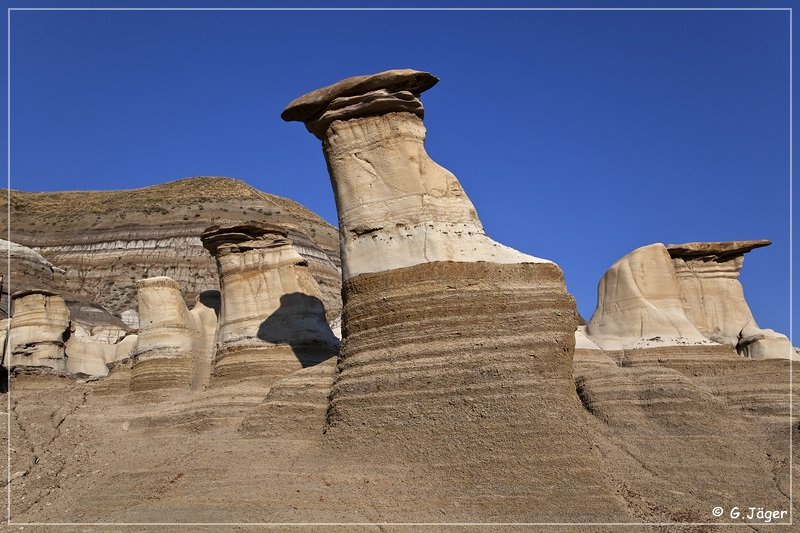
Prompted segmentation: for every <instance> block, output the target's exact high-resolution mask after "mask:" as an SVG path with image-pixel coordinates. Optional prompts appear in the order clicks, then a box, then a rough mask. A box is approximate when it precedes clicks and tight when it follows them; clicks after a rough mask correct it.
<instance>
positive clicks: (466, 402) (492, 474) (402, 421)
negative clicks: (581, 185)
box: [282, 70, 619, 520]
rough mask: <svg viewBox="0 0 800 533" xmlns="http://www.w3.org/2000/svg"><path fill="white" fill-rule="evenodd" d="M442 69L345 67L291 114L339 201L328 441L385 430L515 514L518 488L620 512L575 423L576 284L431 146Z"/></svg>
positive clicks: (380, 440)
mask: <svg viewBox="0 0 800 533" xmlns="http://www.w3.org/2000/svg"><path fill="white" fill-rule="evenodd" d="M435 82H436V78H434V77H433V76H431V75H430V74H427V73H422V72H416V71H408V70H397V71H388V72H384V73H380V74H377V75H373V76H361V77H356V78H350V79H348V80H344V81H342V82H340V83H338V84H335V85H332V86H329V87H326V88H323V89H320V90H317V91H314V92H312V93H309V94H308V95H305V96H303V97H301V98H298V99H297V100H295V101H294V102H292V103H291V104H289V106H288V107H287V109H286V110H285V111H284V113H283V115H282V116H283V118H284V119H287V120H300V121H303V122H305V124H306V127H307V128H308V129H309V131H311V132H312V133H314V134H315V135H317V136H318V137H320V138H321V139H322V141H323V152H324V155H325V158H326V161H327V163H328V169H329V172H330V176H331V182H332V184H333V189H334V194H335V197H336V202H337V209H338V214H339V223H340V227H339V231H340V243H341V257H342V272H343V276H344V278H345V282H344V287H343V299H344V312H343V324H342V332H343V336H344V344H343V348H342V351H341V353H340V356H339V363H338V372H337V376H336V380H335V382H334V385H333V388H332V391H331V399H330V407H329V410H328V415H327V423H326V428H325V432H326V442H328V443H330V444H331V445H333V446H340V445H341V446H343V449H347V450H348V453H350V454H355V455H358V454H359V451H358V450H369V449H374V447H375V446H379V447H380V448H381V450H382V452H383V453H382V456H381V460H383V461H387V462H392V461H398V462H399V464H403V465H406V467H407V468H412V469H413V468H415V466H414V465H419V468H421V469H423V470H424V471H425V472H426V475H427V476H429V478H430V479H431V480H432V481H431V482H432V483H435V484H437V489H436V490H438V491H442V492H439V494H445V493H447V492H448V491H452V492H454V493H455V492H456V491H457V492H458V493H459V496H458V498H460V500H459V501H460V502H462V503H463V504H464V505H465V506H467V507H468V506H469V505H472V504H474V503H475V502H477V501H478V500H480V499H481V495H484V496H485V494H487V493H491V494H504V495H506V496H509V498H510V499H506V498H503V497H501V498H500V500H504V501H503V503H501V502H500V500H497V501H494V500H493V501H492V502H488V503H487V502H483V503H485V504H486V507H484V510H487V509H494V507H493V506H494V505H498V506H503V507H504V508H505V510H506V512H507V516H519V515H522V514H525V513H526V512H527V511H525V510H523V509H521V508H520V507H517V505H516V503H515V502H517V501H521V500H525V501H526V505H528V506H535V505H537V503H540V502H541V503H543V502H544V501H545V500H547V501H549V502H551V504H552V502H556V503H555V506H554V507H552V508H551V509H549V510H548V511H547V512H546V513H545V514H544V516H548V515H550V516H555V515H557V514H561V515H562V516H564V514H563V513H566V515H569V516H571V517H574V518H576V519H578V520H579V519H580V517H581V516H582V513H589V512H592V513H594V512H598V511H599V512H600V513H601V514H602V515H603V516H605V517H610V516H619V515H618V514H617V513H618V512H619V507H618V503H619V502H618V501H616V499H615V497H614V496H613V495H612V491H611V490H610V488H609V486H608V485H606V483H605V481H604V480H603V476H602V474H601V470H602V467H601V466H600V463H599V461H598V459H599V458H598V457H597V456H596V455H594V452H593V451H592V443H591V440H590V439H589V438H588V436H587V435H586V434H585V432H582V431H581V430H580V428H581V427H582V425H583V423H584V420H585V418H584V417H585V412H584V411H583V409H582V408H581V405H580V402H579V400H578V398H577V395H576V393H575V387H574V383H573V381H572V366H571V362H572V355H573V351H574V345H575V337H574V332H575V328H576V326H577V313H576V311H575V303H574V300H573V299H572V297H571V296H570V295H569V294H568V293H567V292H566V288H565V285H564V280H563V276H562V273H561V270H560V269H559V268H558V266H556V265H555V264H553V263H551V262H549V261H546V260H543V259H538V258H535V257H532V256H529V255H526V254H523V253H521V252H518V251H516V250H513V249H511V248H508V247H505V246H503V245H501V244H499V243H496V242H494V241H492V240H491V239H490V238H489V237H488V236H486V234H485V233H484V231H483V228H482V226H481V223H480V221H479V219H478V217H477V214H476V212H475V209H474V207H473V206H472V203H471V202H470V201H469V199H468V198H467V196H466V194H465V193H464V191H463V189H462V188H461V186H460V184H459V183H458V180H457V179H456V178H455V176H454V175H453V174H452V173H450V172H449V171H447V170H445V169H444V168H442V167H441V166H439V165H438V164H436V163H435V162H434V161H432V160H431V159H430V157H429V156H428V154H427V153H426V151H425V148H424V146H423V141H424V139H425V127H424V125H423V123H422V119H421V117H422V105H421V103H419V99H418V97H419V93H420V92H422V91H423V90H425V89H427V88H429V87H431V86H432V85H433V84H434V83H435ZM579 450H580V451H579ZM369 455H370V454H369V452H364V458H365V460H369ZM511 465H513V466H511ZM433 480H436V481H433ZM439 484H440V485H439ZM456 487H457V489H456ZM512 493H513V496H511V494H512ZM575 493H580V494H582V495H585V497H586V498H587V499H588V501H589V503H588V505H587V506H586V507H585V508H584V509H583V510H581V509H577V508H576V506H575V505H574V501H575V500H574V498H573V496H574V494H575ZM589 508H591V509H592V511H588V509H589ZM487 512H490V513H491V512H492V511H487ZM461 513H462V514H461V515H460V516H464V517H466V516H469V515H468V514H463V513H464V510H463V509H462V510H461ZM518 513H519V514H518ZM595 516H596V515H595Z"/></svg>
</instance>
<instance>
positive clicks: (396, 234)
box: [281, 70, 547, 280]
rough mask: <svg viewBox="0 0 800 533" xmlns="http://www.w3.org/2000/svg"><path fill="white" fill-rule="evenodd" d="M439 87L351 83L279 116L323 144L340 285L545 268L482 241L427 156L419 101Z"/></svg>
mask: <svg viewBox="0 0 800 533" xmlns="http://www.w3.org/2000/svg"><path fill="white" fill-rule="evenodd" d="M437 81H438V80H437V78H435V77H434V76H432V75H430V74H428V73H425V72H417V71H413V70H392V71H387V72H383V73H380V74H376V75H373V76H357V77H355V78H349V79H347V80H344V81H342V82H339V83H337V84H334V85H331V86H329V87H325V88H322V89H319V90H317V91H313V92H311V93H309V94H307V95H305V96H302V97H300V98H298V99H296V100H294V101H293V102H292V103H290V104H289V106H288V107H287V108H286V110H285V111H284V112H283V114H282V115H281V116H282V117H283V118H284V119H285V120H300V121H303V122H305V124H306V127H307V128H308V129H309V131H311V132H313V133H314V134H315V135H317V137H320V138H321V139H322V141H323V149H324V152H325V158H326V161H327V163H328V169H329V171H330V173H331V176H332V183H333V191H334V195H335V197H336V205H337V210H338V214H339V228H340V240H341V259H342V274H343V276H344V279H345V280H346V279H349V278H350V277H352V276H355V275H357V274H363V273H369V272H380V271H383V270H389V269H392V268H401V267H407V266H413V265H418V264H422V263H429V262H434V261H460V262H476V261H488V262H492V263H527V262H529V263H537V262H547V261H545V260H543V259H539V258H536V257H532V256H529V255H526V254H523V253H521V252H518V251H517V250H514V249H512V248H509V247H507V246H503V245H502V244H500V243H497V242H495V241H493V240H491V239H490V238H489V237H487V236H486V234H485V232H484V230H483V226H482V225H481V222H480V220H479V219H478V215H477V213H476V212H475V208H474V207H473V205H472V202H470V200H469V198H468V197H467V195H466V194H465V193H464V190H463V189H462V188H461V184H460V183H459V182H458V180H457V179H456V177H455V176H454V175H453V174H452V173H451V172H450V171H448V170H447V169H445V168H443V167H441V166H440V165H438V164H437V163H436V162H435V161H433V160H432V159H431V158H430V156H428V154H427V152H426V151H425V147H424V146H423V143H424V141H425V126H424V125H423V123H422V115H423V112H422V104H421V103H420V101H419V99H418V96H419V93H420V92H421V91H424V90H426V89H428V88H430V87H432V86H433V85H434V84H435V83H436V82H437ZM340 176H346V177H347V179H339V177H340Z"/></svg>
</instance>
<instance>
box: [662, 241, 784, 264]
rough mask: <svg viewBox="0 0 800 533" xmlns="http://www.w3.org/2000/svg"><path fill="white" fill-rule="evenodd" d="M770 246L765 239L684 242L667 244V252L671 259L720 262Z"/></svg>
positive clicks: (770, 242) (769, 242)
mask: <svg viewBox="0 0 800 533" xmlns="http://www.w3.org/2000/svg"><path fill="white" fill-rule="evenodd" d="M770 244H772V241H768V240H766V239H761V240H757V241H724V242H686V243H683V244H668V245H667V251H668V252H669V255H670V257H672V258H677V257H680V258H682V259H699V258H707V259H708V260H714V261H717V262H721V261H728V260H730V259H733V258H734V257H736V256H739V255H743V254H746V253H747V252H749V251H750V250H753V249H755V248H761V247H763V246H769V245H770Z"/></svg>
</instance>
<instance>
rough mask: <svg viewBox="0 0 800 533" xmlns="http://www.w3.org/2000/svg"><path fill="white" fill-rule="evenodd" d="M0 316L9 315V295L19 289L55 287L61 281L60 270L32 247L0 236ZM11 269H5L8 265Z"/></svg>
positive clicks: (53, 288)
mask: <svg viewBox="0 0 800 533" xmlns="http://www.w3.org/2000/svg"><path fill="white" fill-rule="evenodd" d="M0 257H4V258H8V260H9V261H3V267H2V273H0V316H2V317H7V316H9V307H10V306H9V302H10V300H11V299H10V297H9V295H10V294H11V293H13V292H19V291H23V290H51V291H52V290H55V289H56V288H57V287H58V286H59V285H60V284H62V283H63V277H64V276H63V274H64V270H62V269H59V268H58V267H56V266H54V265H53V264H52V263H50V262H49V261H48V260H47V259H45V258H44V257H42V255H41V254H39V253H38V252H36V251H35V250H33V249H31V248H28V247H27V246H22V245H21V244H17V243H14V242H9V241H6V240H3V239H0ZM9 264H10V265H11V270H10V271H7V270H8V265H9Z"/></svg>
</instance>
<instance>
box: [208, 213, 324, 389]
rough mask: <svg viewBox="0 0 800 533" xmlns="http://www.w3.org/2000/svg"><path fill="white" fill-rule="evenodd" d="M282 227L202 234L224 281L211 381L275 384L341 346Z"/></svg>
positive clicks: (250, 227) (230, 227)
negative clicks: (247, 381)
mask: <svg viewBox="0 0 800 533" xmlns="http://www.w3.org/2000/svg"><path fill="white" fill-rule="evenodd" d="M286 237H287V232H286V231H285V230H284V229H283V228H280V227H276V226H271V225H260V224H257V223H248V224H228V225H221V226H212V227H211V228H208V229H207V230H206V231H204V232H203V234H202V236H201V238H202V240H203V244H204V246H205V247H206V248H207V249H208V250H209V251H210V252H211V253H212V254H213V255H214V257H215V258H216V261H217V267H218V270H219V276H220V287H221V289H222V290H221V293H222V306H221V312H220V322H219V331H218V334H217V353H216V356H215V359H214V363H213V371H212V374H213V378H212V379H213V382H214V383H215V384H219V383H221V382H224V381H226V380H235V381H242V380H257V381H261V382H266V383H268V382H272V381H275V380H276V379H279V378H280V377H283V376H285V375H287V374H289V373H291V372H292V371H294V370H297V369H299V368H302V367H304V366H309V365H313V364H316V363H319V362H320V361H322V360H324V359H327V358H328V357H330V356H332V355H333V354H334V353H336V351H337V350H338V347H339V340H338V339H337V338H336V337H335V336H334V335H333V333H332V332H331V329H330V327H329V326H328V323H327V321H326V320H325V309H324V306H323V304H322V299H321V298H322V296H321V293H320V290H319V287H318V286H317V283H316V282H315V281H314V278H313V277H312V276H311V274H310V273H309V271H308V267H307V263H306V261H305V260H304V259H303V257H302V256H300V254H298V253H297V251H296V250H295V249H294V247H293V245H292V242H291V241H290V240H289V239H287V238H286Z"/></svg>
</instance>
